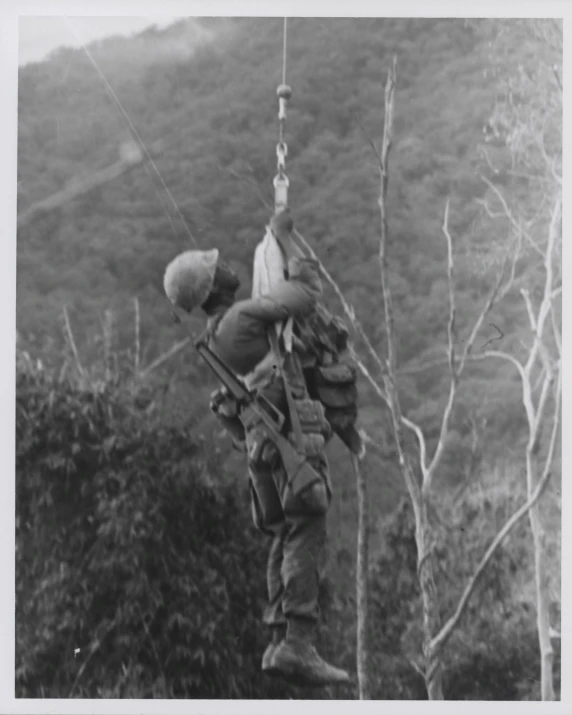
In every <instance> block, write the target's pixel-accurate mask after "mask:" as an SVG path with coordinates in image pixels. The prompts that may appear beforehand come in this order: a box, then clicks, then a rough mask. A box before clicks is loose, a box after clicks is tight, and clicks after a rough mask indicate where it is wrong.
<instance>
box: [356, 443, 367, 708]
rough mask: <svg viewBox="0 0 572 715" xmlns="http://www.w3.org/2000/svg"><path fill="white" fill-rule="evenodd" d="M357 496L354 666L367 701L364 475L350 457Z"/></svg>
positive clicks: (365, 497) (361, 693) (365, 492)
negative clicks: (355, 641)
mask: <svg viewBox="0 0 572 715" xmlns="http://www.w3.org/2000/svg"><path fill="white" fill-rule="evenodd" d="M351 459H352V466H353V469H354V474H355V476H356V487H357V495H358V537H357V566H356V602H357V647H356V662H357V675H358V686H359V697H360V700H371V698H372V691H371V663H370V660H371V659H370V645H369V632H370V620H369V501H368V489H367V486H368V485H367V475H366V474H365V473H364V470H362V469H361V466H360V463H359V460H358V458H357V456H356V455H353V454H352V457H351Z"/></svg>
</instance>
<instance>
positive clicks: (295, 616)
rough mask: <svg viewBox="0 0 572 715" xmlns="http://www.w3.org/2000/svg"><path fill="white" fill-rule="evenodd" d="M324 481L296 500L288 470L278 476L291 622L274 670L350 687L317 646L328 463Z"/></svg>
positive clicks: (322, 465)
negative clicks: (314, 644) (315, 641)
mask: <svg viewBox="0 0 572 715" xmlns="http://www.w3.org/2000/svg"><path fill="white" fill-rule="evenodd" d="M314 466H315V468H316V469H317V470H318V471H319V472H320V473H321V474H322V475H323V479H322V480H320V481H317V482H315V483H314V484H312V485H311V486H310V487H308V488H306V489H304V490H302V491H301V492H299V493H297V494H293V493H292V492H291V491H290V490H289V489H288V488H287V487H286V482H285V481H284V480H287V479H288V475H287V474H286V473H285V471H284V469H283V468H282V469H281V470H275V472H274V475H275V479H276V481H277V487H278V491H279V492H280V494H282V495H283V499H282V503H283V508H284V513H285V519H286V530H285V534H284V546H283V559H282V582H283V586H284V594H283V597H282V609H283V612H284V615H285V617H286V620H287V622H288V627H287V635H286V638H285V639H284V640H283V641H282V642H281V643H280V645H279V646H278V647H277V648H276V652H275V653H274V656H273V660H272V665H273V667H274V668H275V669H276V670H277V671H279V672H281V673H282V674H283V675H285V676H286V677H288V678H290V679H292V680H293V681H294V682H297V683H299V684H307V685H324V684H327V683H345V682H347V681H348V679H349V678H348V675H347V673H345V671H343V670H340V669H339V668H335V667H333V666H331V665H329V664H328V663H326V662H325V661H324V660H323V659H322V658H321V657H320V656H319V655H318V653H317V652H316V650H315V648H314V646H313V639H314V634H315V627H316V623H317V620H318V616H319V607H318V591H319V581H320V570H321V567H322V564H323V558H324V550H325V545H326V512H327V510H328V507H329V504H330V500H331V490H330V483H329V474H328V467H327V462H326V459H325V457H324V458H323V459H320V460H316V461H315V462H314Z"/></svg>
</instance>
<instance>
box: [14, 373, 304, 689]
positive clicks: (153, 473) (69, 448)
mask: <svg viewBox="0 0 572 715" xmlns="http://www.w3.org/2000/svg"><path fill="white" fill-rule="evenodd" d="M140 397H141V396H140V395H138V393H137V392H134V391H132V390H130V389H127V387H126V386H121V385H116V386H109V385H105V384H103V385H101V386H100V387H99V388H97V389H96V388H93V387H91V388H86V387H83V388H81V387H78V386H77V385H75V384H73V383H72V382H71V381H67V380H66V381H58V380H56V379H55V378H54V377H53V376H52V375H50V374H48V373H46V371H44V370H41V369H40V370H38V369H36V368H32V367H31V366H30V365H29V364H28V365H27V366H26V365H21V366H20V368H19V370H18V374H17V406H16V407H17V435H16V436H17V457H16V474H17V534H16V543H17V554H16V582H17V583H16V593H17V598H16V693H17V695H18V696H19V697H70V696H71V697H92V698H95V697H139V698H148V697H165V698H169V697H177V698H192V697H196V698H256V697H265V698H269V697H287V696H289V697H298V696H299V695H300V694H299V692H298V691H297V690H296V689H295V688H291V687H290V688H289V687H287V686H286V685H285V684H283V683H281V682H274V681H271V680H270V679H266V678H264V677H263V676H262V675H261V673H260V658H261V655H262V652H263V650H264V647H265V646H266V642H267V641H266V637H267V634H266V633H265V632H264V630H263V629H262V628H261V627H260V615H261V610H262V604H261V602H260V599H261V598H262V597H263V596H264V593H265V583H264V574H265V549H264V548H263V542H261V539H260V536H259V535H258V534H257V533H255V532H254V528H253V527H252V526H251V522H250V512H249V509H248V504H247V495H246V492H245V490H243V489H240V488H238V487H237V486H236V484H231V485H229V486H226V487H221V486H219V487H216V488H215V487H213V486H209V482H210V481H211V480H210V476H209V475H211V474H216V472H217V471H218V470H219V469H220V466H221V465H220V463H219V461H218V459H219V458H218V457H217V456H216V455H213V454H210V453H208V452H207V451H206V450H205V449H204V447H202V446H200V442H199V440H198V437H196V436H195V435H192V434H190V433H189V430H188V429H185V428H184V427H174V426H168V427H164V426H163V425H162V419H161V413H160V411H159V410H157V409H152V408H151V409H150V408H149V406H148V401H146V400H141V399H140ZM191 409H192V408H191ZM304 697H308V695H307V694H305V695H304Z"/></svg>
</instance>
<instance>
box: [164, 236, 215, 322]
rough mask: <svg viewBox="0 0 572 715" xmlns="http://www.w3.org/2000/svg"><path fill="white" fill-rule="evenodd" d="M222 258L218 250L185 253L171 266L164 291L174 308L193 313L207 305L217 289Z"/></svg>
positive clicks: (173, 261)
mask: <svg viewBox="0 0 572 715" xmlns="http://www.w3.org/2000/svg"><path fill="white" fill-rule="evenodd" d="M218 256H219V252H218V249H216V248H213V249H212V250H211V251H185V252H184V253H181V254H179V255H178V256H177V257H176V258H174V259H173V260H172V261H171V262H170V263H169V265H168V266H167V268H166V269H165V277H164V278H163V288H164V289H165V293H166V295H167V298H168V299H169V300H170V301H171V303H172V304H173V305H175V306H177V307H178V308H182V309H183V310H186V311H187V312H188V313H190V312H191V311H192V310H193V309H194V308H196V307H197V306H199V305H202V304H203V303H204V302H205V300H206V299H207V298H208V295H209V293H210V292H211V289H212V287H213V281H214V276H215V271H216V265H217V261H218Z"/></svg>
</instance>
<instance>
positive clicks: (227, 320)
mask: <svg viewBox="0 0 572 715" xmlns="http://www.w3.org/2000/svg"><path fill="white" fill-rule="evenodd" d="M288 276H289V277H288V280H286V281H284V282H283V283H281V284H280V285H278V286H276V287H275V288H273V289H271V290H270V291H269V292H268V293H266V294H265V295H262V296H259V297H257V298H248V299H246V300H241V301H238V302H236V303H234V304H233V305H232V306H231V307H230V308H229V309H228V310H227V311H226V312H225V313H224V314H223V315H222V317H221V318H220V319H219V321H218V324H217V325H216V327H215V329H214V331H213V333H212V336H211V340H210V347H211V348H212V350H214V351H215V352H216V353H218V355H219V356H220V358H221V359H222V360H224V362H226V364H227V365H228V366H229V367H230V368H231V369H232V370H234V371H235V372H236V373H237V374H238V375H241V376H244V375H247V374H248V373H250V372H251V371H252V370H253V369H254V368H255V367H256V366H257V365H258V363H259V362H260V361H261V360H262V359H263V358H264V357H265V356H266V355H267V354H268V352H269V350H270V344H269V342H268V327H269V326H270V325H271V324H273V323H276V322H278V321H282V320H287V319H288V318H289V317H293V318H304V317H307V316H308V315H310V313H312V311H313V310H314V309H315V307H316V305H317V302H318V299H319V298H320V296H321V293H322V288H321V282H320V277H319V273H318V263H317V261H315V260H313V259H311V258H292V259H291V260H290V262H289V264H288Z"/></svg>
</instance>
